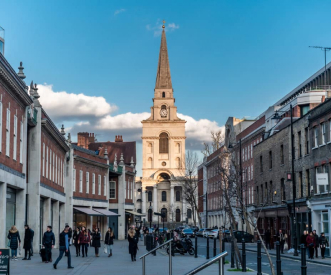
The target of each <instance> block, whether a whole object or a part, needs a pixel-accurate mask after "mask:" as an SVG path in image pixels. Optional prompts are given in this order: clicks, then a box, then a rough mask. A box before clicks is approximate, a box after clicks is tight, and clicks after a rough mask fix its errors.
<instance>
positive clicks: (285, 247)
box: [284, 242, 288, 250]
mask: <svg viewBox="0 0 331 275" xmlns="http://www.w3.org/2000/svg"><path fill="white" fill-rule="evenodd" d="M284 249H285V250H288V244H287V242H285V244H284Z"/></svg>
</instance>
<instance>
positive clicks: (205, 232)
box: [202, 228, 214, 238]
mask: <svg viewBox="0 0 331 275" xmlns="http://www.w3.org/2000/svg"><path fill="white" fill-rule="evenodd" d="M212 230H214V229H212V228H205V231H203V234H202V236H203V237H204V238H207V237H208V234H209V232H210V231H212Z"/></svg>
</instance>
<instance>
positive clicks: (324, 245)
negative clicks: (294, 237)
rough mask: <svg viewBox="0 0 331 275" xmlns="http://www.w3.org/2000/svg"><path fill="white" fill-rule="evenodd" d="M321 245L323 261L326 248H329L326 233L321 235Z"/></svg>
mask: <svg viewBox="0 0 331 275" xmlns="http://www.w3.org/2000/svg"><path fill="white" fill-rule="evenodd" d="M319 245H320V247H321V256H322V259H325V257H324V255H325V248H326V247H327V246H329V242H328V239H327V238H326V237H325V235H324V232H322V233H321V237H319Z"/></svg>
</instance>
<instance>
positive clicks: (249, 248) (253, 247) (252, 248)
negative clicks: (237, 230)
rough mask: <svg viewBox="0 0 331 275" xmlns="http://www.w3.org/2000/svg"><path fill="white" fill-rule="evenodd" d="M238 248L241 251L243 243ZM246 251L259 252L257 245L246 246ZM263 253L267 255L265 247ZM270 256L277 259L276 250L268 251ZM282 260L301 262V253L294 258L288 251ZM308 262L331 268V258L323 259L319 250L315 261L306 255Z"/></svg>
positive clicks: (282, 256)
mask: <svg viewBox="0 0 331 275" xmlns="http://www.w3.org/2000/svg"><path fill="white" fill-rule="evenodd" d="M238 247H239V249H240V250H241V243H238ZM246 250H247V251H251V252H257V244H256V243H254V244H246ZM261 252H262V253H263V254H266V253H265V251H264V249H263V247H262V249H261ZM268 252H269V254H270V255H272V256H275V257H276V249H271V250H268ZM280 256H281V258H287V259H295V260H299V261H301V253H299V256H293V254H292V253H287V251H285V253H284V254H280ZM306 261H307V263H315V264H324V265H329V266H331V258H330V257H326V258H325V259H322V257H321V251H320V250H319V258H317V259H316V258H314V259H313V260H311V259H308V254H306Z"/></svg>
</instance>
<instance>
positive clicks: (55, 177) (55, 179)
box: [54, 156, 57, 183]
mask: <svg viewBox="0 0 331 275" xmlns="http://www.w3.org/2000/svg"><path fill="white" fill-rule="evenodd" d="M54 174H55V176H54V182H55V183H57V156H55V171H54Z"/></svg>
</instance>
